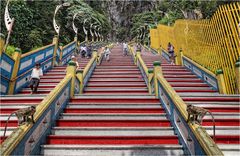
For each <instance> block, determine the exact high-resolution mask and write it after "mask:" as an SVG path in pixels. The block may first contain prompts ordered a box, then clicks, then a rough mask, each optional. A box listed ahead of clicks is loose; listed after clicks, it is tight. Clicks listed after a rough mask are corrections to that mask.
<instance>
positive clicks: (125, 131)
mask: <svg viewBox="0 0 240 156" xmlns="http://www.w3.org/2000/svg"><path fill="white" fill-rule="evenodd" d="M51 134H52V135H60V136H61V135H62V136H63V135H67V136H106V134H107V135H108V136H167V135H169V136H173V135H174V132H173V128H172V127H159V128H157V127H155V128H146V127H136V128H129V127H54V128H52V133H51Z"/></svg>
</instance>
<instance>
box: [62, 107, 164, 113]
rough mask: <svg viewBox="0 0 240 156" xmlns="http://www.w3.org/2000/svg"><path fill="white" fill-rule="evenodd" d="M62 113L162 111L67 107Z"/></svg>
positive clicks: (151, 110)
mask: <svg viewBox="0 0 240 156" xmlns="http://www.w3.org/2000/svg"><path fill="white" fill-rule="evenodd" d="M64 113H164V110H163V109H162V108H159V109H126V108H118V109H114V108H112V109H110V108H109V109H106V108H104V109H89V108H87V109H76V108H67V109H65V110H64Z"/></svg>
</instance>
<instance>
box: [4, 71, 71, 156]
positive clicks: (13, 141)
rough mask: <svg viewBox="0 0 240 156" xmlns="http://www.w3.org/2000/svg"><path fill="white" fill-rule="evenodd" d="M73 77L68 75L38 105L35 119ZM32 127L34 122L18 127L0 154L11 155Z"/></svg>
mask: <svg viewBox="0 0 240 156" xmlns="http://www.w3.org/2000/svg"><path fill="white" fill-rule="evenodd" d="M71 78H72V76H71V75H70V74H69V75H66V76H65V78H64V79H63V80H62V81H61V82H60V83H59V84H58V85H57V86H56V87H55V88H54V89H53V90H52V91H51V92H50V93H49V94H48V95H47V96H46V97H45V98H44V99H43V101H42V102H41V103H40V104H39V105H38V106H37V107H36V113H35V115H34V120H35V121H37V120H38V119H39V118H40V117H41V116H42V114H43V113H44V111H45V110H46V109H47V108H48V107H49V106H50V105H51V104H52V102H53V101H54V100H55V99H56V97H57V95H58V94H59V93H60V92H61V90H63V88H64V87H65V86H66V85H67V83H68V82H69V81H70V80H71ZM32 127H33V124H28V125H22V126H19V127H18V128H17V129H15V130H14V131H13V132H12V133H11V135H10V136H9V137H8V138H7V139H6V140H5V141H4V142H3V143H2V144H1V146H0V147H1V151H0V155H10V154H11V152H12V151H13V150H14V149H15V147H16V146H17V145H18V143H19V142H20V141H21V140H22V139H23V137H24V136H25V135H26V134H27V133H28V131H29V130H30V129H31V128H32Z"/></svg>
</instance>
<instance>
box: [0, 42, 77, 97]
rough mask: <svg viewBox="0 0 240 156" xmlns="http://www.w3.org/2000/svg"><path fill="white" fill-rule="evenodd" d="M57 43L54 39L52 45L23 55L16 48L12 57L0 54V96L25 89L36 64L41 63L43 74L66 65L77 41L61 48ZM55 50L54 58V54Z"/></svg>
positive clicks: (3, 53)
mask: <svg viewBox="0 0 240 156" xmlns="http://www.w3.org/2000/svg"><path fill="white" fill-rule="evenodd" d="M57 42H58V41H57V40H56V38H54V40H53V43H52V44H49V45H47V46H44V47H41V48H38V49H36V50H33V51H30V52H28V53H25V54H21V50H20V49H18V48H16V49H15V52H14V54H13V57H11V56H8V55H7V54H6V53H5V52H1V53H0V54H1V55H0V64H1V66H0V70H1V74H0V75H1V83H0V86H1V87H0V88H1V94H14V93H17V92H18V91H20V90H21V89H22V88H24V87H26V86H27V85H28V84H29V81H30V76H31V71H32V69H33V68H34V66H35V64H36V63H41V68H42V70H43V72H46V71H48V70H49V69H51V68H52V67H53V65H57V64H66V63H67V62H68V61H69V60H70V59H71V55H72V54H73V53H74V52H75V49H76V42H77V40H76V39H74V41H73V42H71V43H69V44H68V45H66V46H64V47H62V48H61V47H58V46H57V45H58V43H57ZM55 48H57V49H55ZM55 50H56V56H55V54H54V51H55ZM53 61H54V62H53ZM55 61H56V62H55Z"/></svg>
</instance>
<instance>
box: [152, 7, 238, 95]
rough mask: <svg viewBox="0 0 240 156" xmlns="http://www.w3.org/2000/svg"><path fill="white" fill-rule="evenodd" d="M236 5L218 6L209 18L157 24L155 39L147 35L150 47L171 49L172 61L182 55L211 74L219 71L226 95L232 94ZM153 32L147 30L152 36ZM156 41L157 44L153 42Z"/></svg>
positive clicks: (235, 57)
mask: <svg viewBox="0 0 240 156" xmlns="http://www.w3.org/2000/svg"><path fill="white" fill-rule="evenodd" d="M239 17H240V2H235V3H231V4H227V5H223V6H220V7H219V8H218V10H217V11H216V12H215V13H214V15H213V16H212V17H211V19H207V20H177V21H176V22H175V24H174V26H165V25H158V26H157V31H158V38H157V37H155V36H154V35H151V47H152V48H155V49H157V48H159V47H158V45H159V46H161V47H162V48H164V49H167V45H168V42H171V43H172V44H173V45H174V47H175V53H176V55H177V57H176V59H177V60H176V62H177V63H178V64H181V54H180V49H182V51H183V55H184V56H187V57H188V58H190V59H191V60H193V61H195V62H197V63H198V64H199V65H201V66H203V67H205V68H207V69H208V70H210V71H211V72H213V73H215V71H216V70H218V69H222V70H223V73H224V74H223V78H224V81H225V84H226V92H227V93H228V94H233V93H236V88H237V84H236V79H237V78H236V74H235V71H234V70H235V68H234V65H235V63H236V61H237V59H238V58H239V56H240V28H239V23H240V22H239V21H240V18H239ZM155 31H156V29H151V30H150V33H152V34H154V32H155ZM157 42H158V43H157Z"/></svg>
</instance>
